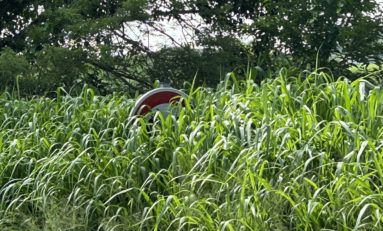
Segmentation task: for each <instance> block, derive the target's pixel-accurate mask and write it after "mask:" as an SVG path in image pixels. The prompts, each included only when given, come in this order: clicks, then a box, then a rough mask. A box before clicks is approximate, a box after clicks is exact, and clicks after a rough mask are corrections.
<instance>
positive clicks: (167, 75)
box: [0, 0, 383, 95]
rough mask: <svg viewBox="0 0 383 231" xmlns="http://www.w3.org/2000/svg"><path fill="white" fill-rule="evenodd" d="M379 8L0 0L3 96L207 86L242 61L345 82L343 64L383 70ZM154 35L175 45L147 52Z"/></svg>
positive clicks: (370, 1) (191, 0)
mask: <svg viewBox="0 0 383 231" xmlns="http://www.w3.org/2000/svg"><path fill="white" fill-rule="evenodd" d="M382 12H383V10H382V9H381V6H379V5H378V4H377V2H376V1H375V0H364V1H361V0H352V1H349V0H347V1H346V0H342V1H339V0H338V1H335V0H329V1H306V0H293V1H269V0H268V1H266V0H256V1H254V0H244V1H231V0H225V1H222V0H184V1H174V0H111V1H100V0H65V1H64V0H57V1H46V0H32V1H26V0H18V1H14V0H2V1H1V9H0V90H4V89H5V88H8V89H13V88H16V85H18V86H17V88H19V89H21V92H22V93H23V94H28V95H33V94H44V93H45V92H47V91H55V89H56V88H57V87H65V88H66V89H67V90H69V89H71V88H73V87H74V88H76V87H77V86H80V89H81V86H82V85H83V84H84V83H87V84H89V85H93V86H94V87H95V88H97V89H98V90H100V91H101V92H106V93H107V92H113V91H130V92H131V91H135V90H141V91H142V90H145V89H147V88H150V87H151V84H152V83H153V82H154V80H156V79H163V80H166V82H174V83H182V82H183V81H184V80H185V79H186V80H189V81H191V79H193V78H194V77H195V74H196V73H197V72H198V75H197V80H198V81H197V82H196V83H199V84H202V83H206V84H208V85H211V86H214V85H215V84H216V83H217V82H219V80H220V78H221V76H220V75H217V74H211V73H217V72H219V71H221V72H222V73H225V72H226V71H227V70H233V69H235V68H239V69H240V67H242V66H246V65H247V63H248V62H250V63H251V64H252V65H258V66H262V67H263V69H274V70H275V68H274V63H275V59H276V58H280V57H285V58H286V60H287V61H289V62H292V63H294V65H295V66H297V67H299V68H301V69H302V68H303V69H307V65H311V66H315V64H316V63H317V61H318V63H319V65H320V66H323V67H328V68H331V69H332V71H334V72H337V73H341V74H342V75H347V76H348V77H350V76H349V74H350V73H348V72H347V70H348V67H349V65H352V64H356V63H359V64H361V63H363V64H366V63H375V64H378V65H379V64H381V61H382V50H383V44H382V41H383V40H382V31H383V17H382ZM170 21H171V22H177V23H178V24H179V25H180V26H182V27H183V28H185V30H186V31H189V32H190V33H191V34H193V35H194V36H192V37H191V38H190V41H189V44H183V43H182V42H179V41H176V39H175V38H172V36H174V35H172V34H171V33H169V32H168V31H166V28H165V27H164V26H163V25H166V24H167V23H169V22H170ZM161 23H162V24H161ZM138 31H140V33H139V34H140V36H141V37H138V38H137V37H135V35H134V34H135V33H136V32H137V33H138ZM153 33H157V34H162V35H164V36H165V37H167V38H170V39H171V40H172V41H173V46H172V47H171V48H169V47H167V48H164V49H162V50H161V49H160V50H153V49H150V46H148V45H147V44H146V43H144V38H143V37H145V38H146V36H148V37H150V36H149V35H150V34H153ZM179 33H180V34H181V32H179ZM151 39H153V38H152V37H150V38H149V40H151ZM154 39H155V38H154ZM245 40H246V41H247V43H245V42H244V41H245ZM196 47H197V48H196ZM185 54H186V55H185ZM188 54H190V55H188ZM238 54H240V55H238ZM163 59H165V61H164V62H163ZM187 64H190V65H187ZM218 69H219V70H218ZM77 90H78V89H77Z"/></svg>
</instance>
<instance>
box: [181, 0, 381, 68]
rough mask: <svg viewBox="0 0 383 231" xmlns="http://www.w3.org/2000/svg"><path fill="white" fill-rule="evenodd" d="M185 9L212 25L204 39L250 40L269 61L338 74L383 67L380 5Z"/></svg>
mask: <svg viewBox="0 0 383 231" xmlns="http://www.w3.org/2000/svg"><path fill="white" fill-rule="evenodd" d="M184 9H189V11H190V12H198V14H199V15H200V16H201V18H202V19H203V20H204V22H205V23H206V24H207V25H208V26H207V27H205V30H200V31H199V32H200V33H201V34H202V35H201V37H202V38H206V37H211V35H213V37H215V36H216V35H217V34H218V35H223V36H250V37H252V40H251V43H252V47H253V52H254V53H255V54H257V55H262V56H263V57H265V58H266V59H268V58H270V55H269V54H270V52H271V53H273V52H277V53H283V54H288V55H290V56H291V57H293V59H294V60H299V61H300V62H302V63H303V64H308V63H309V64H315V62H316V61H317V58H319V59H318V61H319V63H320V64H321V65H322V66H329V67H333V68H337V67H338V69H340V68H346V67H348V65H350V64H352V63H369V62H375V63H378V64H379V63H381V61H382V50H383V40H382V39H383V33H382V31H383V16H382V14H383V9H382V7H381V6H380V5H379V4H378V3H377V2H376V1H374V0H363V1H362V0H326V1H307V0H290V1H278V0H272V1H270V0H267V1H266V0H256V1H254V0H241V1H232V0H188V1H187V4H185V8H184ZM179 11H182V10H179Z"/></svg>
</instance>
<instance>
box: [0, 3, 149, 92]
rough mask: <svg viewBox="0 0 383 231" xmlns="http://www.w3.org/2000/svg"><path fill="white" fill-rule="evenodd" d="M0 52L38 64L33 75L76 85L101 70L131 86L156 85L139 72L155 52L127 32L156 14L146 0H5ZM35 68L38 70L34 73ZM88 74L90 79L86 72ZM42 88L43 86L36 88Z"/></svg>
mask: <svg viewBox="0 0 383 231" xmlns="http://www.w3.org/2000/svg"><path fill="white" fill-rule="evenodd" d="M1 4H2V8H1V10H0V26H1V29H0V32H1V40H0V52H2V53H3V52H5V50H6V49H10V50H12V51H14V52H15V53H17V54H18V56H19V57H21V56H22V57H24V58H25V59H26V60H27V61H28V63H29V64H32V66H33V67H34V68H33V70H32V69H31V70H30V75H33V76H35V77H36V78H38V79H39V80H36V81H40V80H41V79H44V80H51V81H50V82H52V83H55V84H53V85H51V86H52V89H54V88H55V87H57V86H58V85H61V86H67V87H71V86H72V85H74V84H75V83H76V81H78V79H79V78H81V76H86V75H88V73H94V72H95V71H96V70H102V71H104V72H107V73H108V75H109V77H110V78H115V79H117V80H118V81H122V82H124V83H125V85H127V86H129V87H130V89H138V88H139V87H148V86H150V84H149V81H148V79H145V78H144V77H143V76H142V75H139V74H137V73H136V72H135V71H136V70H137V69H139V66H140V65H141V66H142V65H145V63H144V62H143V60H142V59H141V58H137V57H142V55H141V54H142V53H147V52H149V50H148V48H147V47H145V46H144V45H143V44H142V43H141V42H139V41H136V40H133V39H131V38H130V35H129V34H128V32H127V31H126V28H127V24H128V23H130V22H138V23H140V22H141V23H144V22H145V21H146V20H149V18H150V15H148V14H147V13H146V11H145V10H146V9H147V8H148V4H147V1H145V0H125V1H123V0H111V1H99V0H57V1H47V0H34V1H25V0H19V1H13V0H3V1H2V2H1ZM32 71H33V73H32ZM83 79H87V78H86V77H85V78H83ZM36 91H38V89H36Z"/></svg>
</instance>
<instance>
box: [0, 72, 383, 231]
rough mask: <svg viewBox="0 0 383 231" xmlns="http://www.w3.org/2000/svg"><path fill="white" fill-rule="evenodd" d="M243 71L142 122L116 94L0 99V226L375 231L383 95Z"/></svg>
mask: <svg viewBox="0 0 383 231" xmlns="http://www.w3.org/2000/svg"><path fill="white" fill-rule="evenodd" d="M251 72H252V71H249V72H248V76H247V77H246V78H245V79H243V80H237V79H236V77H235V76H234V75H228V76H227V78H226V80H225V81H224V82H222V83H221V84H220V85H219V86H218V87H217V88H216V89H208V88H193V87H189V88H188V90H187V93H188V94H189V96H188V98H187V99H186V100H185V105H186V106H185V107H184V108H182V110H181V111H180V114H179V116H178V118H176V117H174V116H169V117H167V118H163V117H162V116H161V115H160V114H157V115H156V116H155V118H154V122H153V123H151V124H149V123H148V122H145V120H144V119H138V120H136V119H134V118H129V117H128V114H129V109H130V108H131V107H132V105H133V103H134V100H133V99H131V98H129V97H127V96H126V95H108V96H97V95H95V94H94V92H93V91H92V90H90V89H86V88H85V89H84V90H83V91H82V93H81V95H80V96H79V97H72V96H69V95H67V94H65V93H64V92H63V91H62V90H58V95H57V97H56V98H54V99H49V98H44V97H41V98H33V99H31V100H23V99H20V98H18V97H17V96H12V95H10V94H3V95H2V96H1V97H0V105H1V107H0V185H1V188H0V200H1V203H0V229H1V230H319V229H326V230H382V229H383V220H382V216H381V215H382V213H383V204H382V201H383V200H382V195H383V182H382V179H383V143H382V140H383V126H382V125H383V117H382V114H383V101H382V100H383V90H382V86H381V85H378V83H377V82H375V78H374V77H373V76H369V77H365V78H362V79H358V80H355V81H353V82H350V81H349V80H347V79H345V78H340V79H338V80H337V81H333V80H332V77H331V76H329V75H327V74H325V73H323V72H319V71H318V72H314V73H301V74H299V75H298V76H292V75H290V74H289V73H288V72H287V70H286V69H282V70H280V72H279V73H278V74H277V75H276V76H275V78H274V79H267V80H265V81H264V82H263V83H262V85H257V84H256V83H254V81H253V79H254V76H253V74H252V73H251ZM377 74H379V73H377Z"/></svg>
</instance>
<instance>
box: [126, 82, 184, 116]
mask: <svg viewBox="0 0 383 231" xmlns="http://www.w3.org/2000/svg"><path fill="white" fill-rule="evenodd" d="M185 96H186V94H185V93H183V92H182V91H179V90H177V89H174V88H157V89H154V90H151V91H149V92H147V93H146V94H144V95H143V96H141V97H140V98H139V99H138V100H137V102H136V104H135V106H134V108H133V110H132V111H131V113H130V115H131V116H143V115H145V114H147V113H148V112H150V111H160V112H161V113H163V114H164V115H167V114H168V113H169V105H170V104H172V103H174V102H177V101H179V100H180V98H181V97H185Z"/></svg>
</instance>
